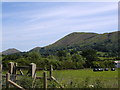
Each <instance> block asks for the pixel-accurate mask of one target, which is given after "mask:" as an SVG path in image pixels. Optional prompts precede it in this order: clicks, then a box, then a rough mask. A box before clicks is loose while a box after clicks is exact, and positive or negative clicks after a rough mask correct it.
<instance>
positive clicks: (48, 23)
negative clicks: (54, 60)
mask: <svg viewBox="0 0 120 90" xmlns="http://www.w3.org/2000/svg"><path fill="white" fill-rule="evenodd" d="M2 10H3V12H2V14H3V17H2V19H3V24H2V26H3V48H2V49H3V50H6V49H8V48H16V49H18V50H21V51H28V50H30V49H32V48H34V47H37V46H39V47H43V46H46V45H49V44H52V43H54V42H55V41H57V40H59V39H60V38H62V37H64V36H65V35H67V34H69V33H72V32H95V33H106V32H114V31H117V30H118V3H117V2H116V3H115V2H111V3H110V2H103V3H100V2H96V3H93V2H85V3H84V2H76V3H73V2H71V3H70V2H66V3H65V2H61V3H60V2H57V3H54V2H45V3H43V2H35V3H33V2H31V3H30V2H27V3H25V2H23V3H22V2H18V3H17V2H16V3H13V2H8V3H3V5H2Z"/></svg>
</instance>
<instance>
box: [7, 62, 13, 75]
mask: <svg viewBox="0 0 120 90" xmlns="http://www.w3.org/2000/svg"><path fill="white" fill-rule="evenodd" d="M8 65H9V73H10V74H13V71H14V70H13V68H14V62H9V64H8Z"/></svg>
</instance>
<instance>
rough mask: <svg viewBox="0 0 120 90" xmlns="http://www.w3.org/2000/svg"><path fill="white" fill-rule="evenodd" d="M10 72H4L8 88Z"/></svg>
mask: <svg viewBox="0 0 120 90" xmlns="http://www.w3.org/2000/svg"><path fill="white" fill-rule="evenodd" d="M9 80H10V73H7V74H6V88H7V89H8V88H9Z"/></svg>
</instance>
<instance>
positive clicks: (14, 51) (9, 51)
mask: <svg viewBox="0 0 120 90" xmlns="http://www.w3.org/2000/svg"><path fill="white" fill-rule="evenodd" d="M20 52H21V51H19V50H17V49H15V48H11V49H7V50H5V51H3V52H2V54H3V55H10V54H15V53H20Z"/></svg>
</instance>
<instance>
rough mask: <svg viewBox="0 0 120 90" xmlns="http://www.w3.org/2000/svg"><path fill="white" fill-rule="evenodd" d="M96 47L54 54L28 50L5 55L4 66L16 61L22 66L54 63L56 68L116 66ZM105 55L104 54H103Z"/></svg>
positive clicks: (39, 65)
mask: <svg viewBox="0 0 120 90" xmlns="http://www.w3.org/2000/svg"><path fill="white" fill-rule="evenodd" d="M99 56H102V54H97V51H96V50H94V49H84V50H82V51H78V50H76V49H69V51H68V50H65V49H62V50H57V51H56V52H55V53H54V54H50V52H49V53H45V52H44V53H42V54H41V53H40V52H35V51H32V52H26V53H18V54H12V55H3V56H2V64H3V68H4V69H7V68H8V65H7V64H8V62H11V61H12V62H16V63H18V65H20V66H26V65H29V64H30V63H36V65H37V67H40V68H45V69H47V68H49V66H50V65H53V67H54V69H58V70H61V69H83V68H99V67H102V68H110V67H114V62H113V60H101V59H100V58H99ZM103 56H104V55H103Z"/></svg>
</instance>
